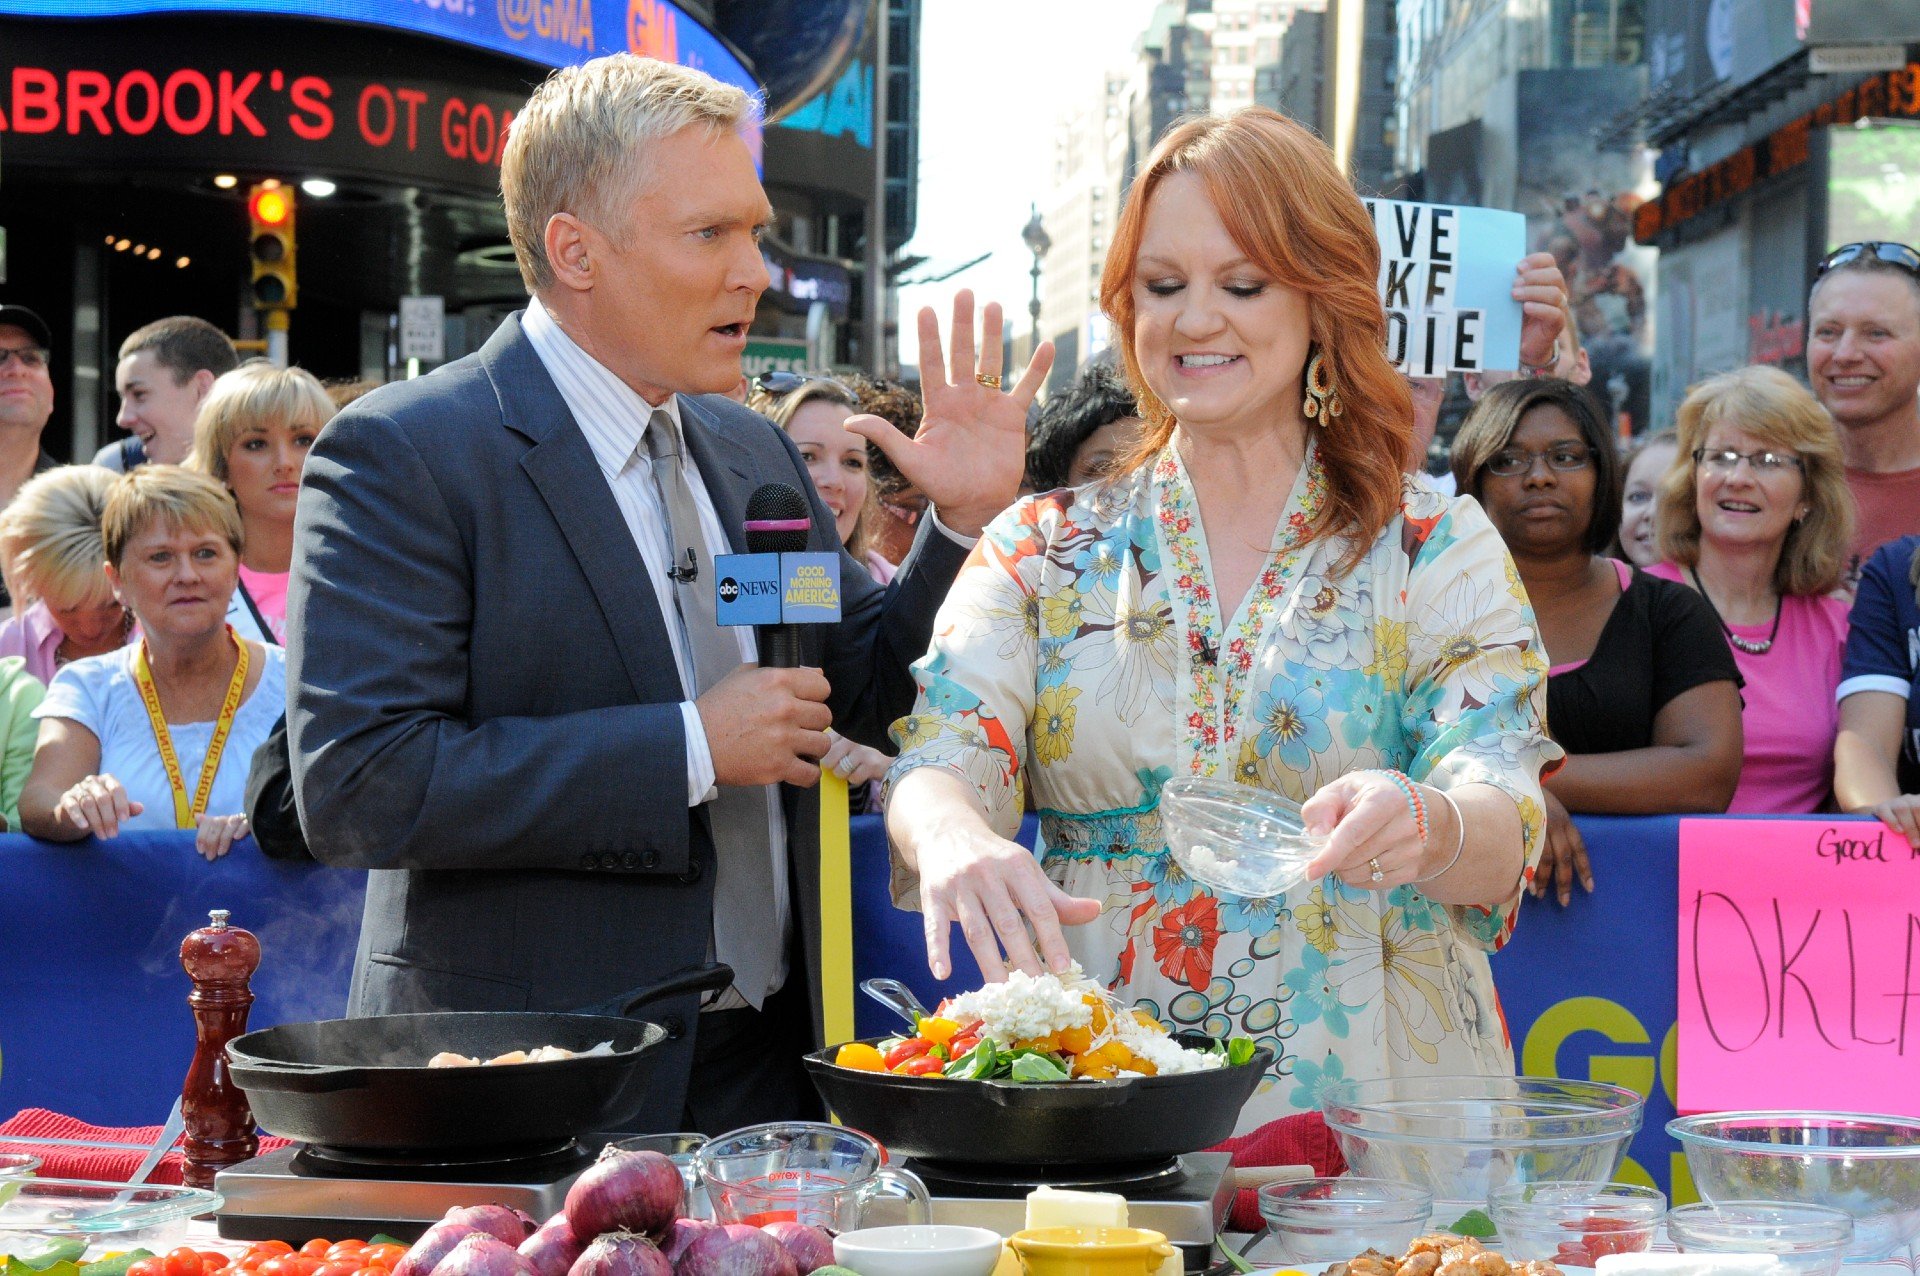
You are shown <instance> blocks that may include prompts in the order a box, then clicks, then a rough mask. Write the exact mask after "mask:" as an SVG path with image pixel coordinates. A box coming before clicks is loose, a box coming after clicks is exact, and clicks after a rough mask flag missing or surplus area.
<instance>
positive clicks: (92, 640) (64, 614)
mask: <svg viewBox="0 0 1920 1276" xmlns="http://www.w3.org/2000/svg"><path fill="white" fill-rule="evenodd" d="M116 477H118V476H117V475H116V474H114V473H113V471H111V470H107V469H102V468H101V467H99V466H97V465H63V466H61V467H59V468H58V469H52V470H48V471H47V472H46V473H44V474H41V475H38V476H36V477H34V478H32V479H29V480H28V481H27V482H26V483H25V484H23V485H22V486H21V488H20V491H19V493H18V494H17V495H16V496H15V497H14V498H13V502H12V504H10V505H8V506H7V508H6V511H5V512H4V513H0V563H4V564H5V565H6V574H7V585H8V588H10V589H11V590H12V591H13V596H14V599H15V600H16V606H17V607H18V610H17V611H16V612H15V613H14V616H13V618H12V619H11V620H9V621H7V622H6V624H5V625H0V658H4V657H7V656H20V657H22V658H23V659H24V660H25V661H26V671H27V672H28V673H30V674H32V675H33V676H34V677H36V678H38V679H39V680H40V681H41V682H51V681H53V675H54V673H55V672H57V671H58V670H59V668H60V666H61V665H64V664H66V663H68V662H69V661H73V660H79V659H81V658H82V657H84V656H99V655H104V654H106V653H107V652H109V651H113V650H116V649H117V648H120V647H124V646H125V645H126V643H127V634H128V632H129V630H130V629H131V628H132V625H133V617H132V615H131V614H130V613H129V612H128V611H127V609H126V608H125V607H122V606H121V605H120V600H119V599H118V598H116V597H115V596H114V592H113V585H112V583H111V582H109V581H108V580H107V570H106V563H107V551H106V547H105V543H104V542H103V541H102V540H101V537H100V515H101V512H102V511H103V510H105V509H106V506H107V489H108V488H110V487H112V486H113V480H114V479H115V478H116Z"/></svg>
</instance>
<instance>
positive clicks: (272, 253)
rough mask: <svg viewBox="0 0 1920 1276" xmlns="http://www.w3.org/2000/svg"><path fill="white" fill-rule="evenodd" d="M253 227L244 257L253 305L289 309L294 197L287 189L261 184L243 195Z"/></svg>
mask: <svg viewBox="0 0 1920 1276" xmlns="http://www.w3.org/2000/svg"><path fill="white" fill-rule="evenodd" d="M247 217H248V219H249V220H250V221H251V222H252V224H253V229H252V238H251V239H250V240H249V242H248V255H249V257H250V258H251V259H252V266H253V304H254V306H255V307H256V308H257V309H260V310H291V309H293V306H294V302H295V299H296V297H297V295H298V291H299V290H298V287H297V285H296V282H295V279H294V240H293V221H294V198H293V190H292V188H291V187H287V186H282V185H281V184H280V183H279V182H276V181H265V182H261V183H260V184H259V185H257V186H255V187H254V188H253V189H252V190H251V191H249V192H248V193H247Z"/></svg>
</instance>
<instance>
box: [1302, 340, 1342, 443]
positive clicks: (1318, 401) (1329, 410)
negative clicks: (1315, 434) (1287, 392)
mask: <svg viewBox="0 0 1920 1276" xmlns="http://www.w3.org/2000/svg"><path fill="white" fill-rule="evenodd" d="M1300 406H1301V411H1303V412H1305V413H1306V414H1307V419H1308V420H1316V419H1317V420H1318V421H1319V422H1320V425H1321V428H1323V429H1324V428H1325V427H1327V426H1329V425H1332V424H1333V418H1335V417H1337V416H1339V415H1340V412H1341V406H1340V392H1339V391H1338V390H1337V389H1335V388H1334V384H1333V374H1332V373H1331V372H1329V371H1327V360H1326V356H1325V355H1323V354H1321V353H1320V351H1319V350H1317V349H1316V350H1315V351H1314V352H1313V357H1312V358H1311V359H1308V360H1307V395H1306V400H1305V402H1303V403H1302V404H1301V405H1300Z"/></svg>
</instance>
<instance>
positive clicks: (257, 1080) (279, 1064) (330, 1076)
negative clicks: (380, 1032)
mask: <svg viewBox="0 0 1920 1276" xmlns="http://www.w3.org/2000/svg"><path fill="white" fill-rule="evenodd" d="M230 1062H231V1061H230ZM233 1067H234V1069H235V1070H236V1071H237V1072H243V1073H244V1074H245V1075H246V1080H245V1081H241V1080H240V1079H239V1078H238V1077H237V1076H236V1077H235V1078H234V1080H235V1082H236V1084H238V1085H239V1086H240V1088H241V1089H243V1090H279V1091H285V1092H287V1093H289V1094H329V1093H331V1092H333V1091H335V1090H353V1089H357V1088H359V1087H360V1086H363V1085H365V1084H366V1076H365V1074H364V1070H363V1069H360V1068H353V1067H343V1066H340V1065H336V1064H325V1063H291V1062H288V1061H285V1060H281V1059H249V1060H248V1061H246V1062H245V1063H240V1064H234V1065H233Z"/></svg>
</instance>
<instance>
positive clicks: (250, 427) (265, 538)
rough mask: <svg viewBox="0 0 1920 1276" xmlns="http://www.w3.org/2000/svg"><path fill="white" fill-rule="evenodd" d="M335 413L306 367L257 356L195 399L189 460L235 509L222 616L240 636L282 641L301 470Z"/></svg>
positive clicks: (221, 378)
mask: <svg viewBox="0 0 1920 1276" xmlns="http://www.w3.org/2000/svg"><path fill="white" fill-rule="evenodd" d="M334 411H335V409H334V406H333V400H332V399H330V398H328V397H327V392H326V389H325V388H324V387H322V386H321V384H320V382H319V381H318V380H317V379H316V378H315V377H314V375H313V374H312V373H310V372H308V371H306V370H305V369H304V368H276V367H274V366H273V365H272V364H269V363H266V362H265V361H263V360H258V359H254V360H249V361H248V362H246V363H243V364H241V365H240V366H239V367H238V368H235V369H234V370H233V371H232V372H228V373H226V374H224V375H222V376H221V377H220V379H219V380H217V381H215V382H214V383H213V389H212V390H210V391H208V392H207V397H206V401H205V402H203V403H202V404H201V405H200V415H199V417H197V418H196V419H195V421H194V425H193V454H192V455H191V456H189V457H188V458H187V465H188V467H189V468H192V469H197V470H199V471H200V472H201V473H203V474H210V475H212V476H213V478H214V480H215V481H216V482H218V483H221V484H223V485H224V486H225V487H226V489H227V490H228V491H229V492H232V493H233V500H234V504H236V505H238V506H239V507H240V525H241V527H242V528H243V529H245V532H246V548H245V550H243V551H242V553H241V556H240V584H239V587H238V588H236V589H235V590H234V591H233V601H232V603H231V604H230V605H229V607H228V611H227V622H228V623H229V624H231V625H232V626H233V627H234V629H235V630H236V631H237V632H238V633H239V634H240V635H241V637H243V638H252V639H254V640H255V641H257V642H270V643H275V644H279V643H284V642H285V641H286V632H287V572H288V569H289V568H290V567H292V565H293V511H294V506H295V504H296V503H297V502H298V501H299V498H300V471H301V469H302V468H303V467H304V466H305V465H306V463H307V451H308V449H309V448H311V447H312V446H313V441H314V440H315V439H317V438H319V437H320V430H321V428H322V427H323V426H325V425H326V423H327V422H328V421H330V420H332V419H333V414H334Z"/></svg>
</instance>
